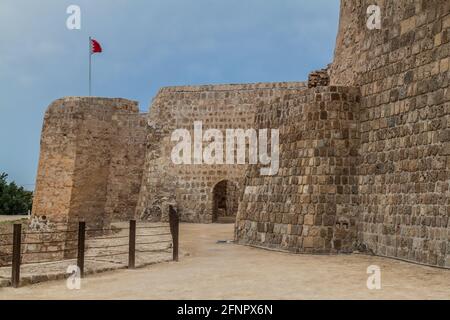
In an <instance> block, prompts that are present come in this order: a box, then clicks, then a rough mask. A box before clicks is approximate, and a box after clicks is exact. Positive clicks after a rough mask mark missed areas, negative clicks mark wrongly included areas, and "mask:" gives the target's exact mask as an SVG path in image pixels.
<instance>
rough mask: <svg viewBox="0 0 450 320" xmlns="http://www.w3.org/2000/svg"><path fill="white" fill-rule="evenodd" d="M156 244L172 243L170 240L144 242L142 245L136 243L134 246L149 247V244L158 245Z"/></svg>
mask: <svg viewBox="0 0 450 320" xmlns="http://www.w3.org/2000/svg"><path fill="white" fill-rule="evenodd" d="M158 243H172V240H170V241H155V242H144V243H139V242H136V245H149V244H158Z"/></svg>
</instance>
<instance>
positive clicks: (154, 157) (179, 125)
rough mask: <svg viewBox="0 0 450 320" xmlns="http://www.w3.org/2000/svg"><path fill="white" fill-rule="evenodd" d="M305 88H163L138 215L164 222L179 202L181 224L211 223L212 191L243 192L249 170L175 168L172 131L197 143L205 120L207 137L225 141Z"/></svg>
mask: <svg viewBox="0 0 450 320" xmlns="http://www.w3.org/2000/svg"><path fill="white" fill-rule="evenodd" d="M305 86H306V85H305V83H303V82H299V83H295V82H293V83H261V84H245V85H214V86H186V87H168V88H163V89H161V90H160V91H159V93H158V95H157V96H156V97H155V99H154V101H153V103H152V106H151V108H150V113H149V118H148V121H149V136H148V139H147V141H148V144H147V155H146V161H145V162H146V163H145V169H144V178H143V182H142V189H141V192H140V196H139V202H138V206H137V215H138V216H140V217H142V218H144V219H150V220H152V219H156V220H158V219H161V218H162V219H165V218H166V217H167V212H168V211H167V204H168V203H176V204H177V207H178V209H179V213H180V215H181V219H182V221H188V222H202V223H210V222H212V220H213V192H212V191H213V188H214V187H215V186H216V185H217V184H218V183H219V182H221V181H224V180H227V181H231V182H233V183H235V184H236V185H237V186H238V188H239V189H241V188H242V183H243V178H244V176H245V172H246V169H247V165H245V164H244V165H243V164H234V165H227V164H224V165H206V164H200V165H174V164H173V162H172V159H171V152H172V149H173V147H174V146H175V145H176V142H172V141H171V135H172V132H173V131H174V130H176V129H186V130H188V131H190V133H191V136H192V139H193V136H194V122H195V121H202V123H203V132H204V131H206V130H208V129H218V130H220V131H221V132H222V134H223V135H224V137H225V133H226V132H225V130H226V129H248V128H254V116H255V108H256V105H257V104H258V103H259V102H262V101H266V100H269V99H272V98H274V97H279V96H282V95H283V94H285V93H286V92H298V91H301V90H304V89H305ZM203 145H204V146H206V145H208V143H207V142H205V143H204V144H203ZM247 163H248V161H247Z"/></svg>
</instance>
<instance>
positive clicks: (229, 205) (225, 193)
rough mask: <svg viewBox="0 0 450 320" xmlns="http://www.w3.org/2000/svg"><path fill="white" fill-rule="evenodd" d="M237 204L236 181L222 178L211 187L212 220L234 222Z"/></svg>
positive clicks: (237, 191) (237, 190)
mask: <svg viewBox="0 0 450 320" xmlns="http://www.w3.org/2000/svg"><path fill="white" fill-rule="evenodd" d="M238 205H239V188H238V185H237V183H235V182H233V181H229V180H222V181H220V182H219V183H217V184H216V185H215V186H214V188H213V222H215V223H234V222H235V220H236V214H237V211H238Z"/></svg>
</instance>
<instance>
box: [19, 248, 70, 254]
mask: <svg viewBox="0 0 450 320" xmlns="http://www.w3.org/2000/svg"><path fill="white" fill-rule="evenodd" d="M75 250H78V248H69V249H62V250H51V251H33V252H22V253H21V254H22V255H29V254H47V253H61V252H66V251H69V252H70V251H75Z"/></svg>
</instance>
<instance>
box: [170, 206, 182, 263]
mask: <svg viewBox="0 0 450 320" xmlns="http://www.w3.org/2000/svg"><path fill="white" fill-rule="evenodd" d="M169 224H170V233H171V234H172V241H173V250H172V253H173V261H178V247H179V232H180V218H179V216H178V212H177V210H175V208H174V207H173V206H169Z"/></svg>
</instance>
